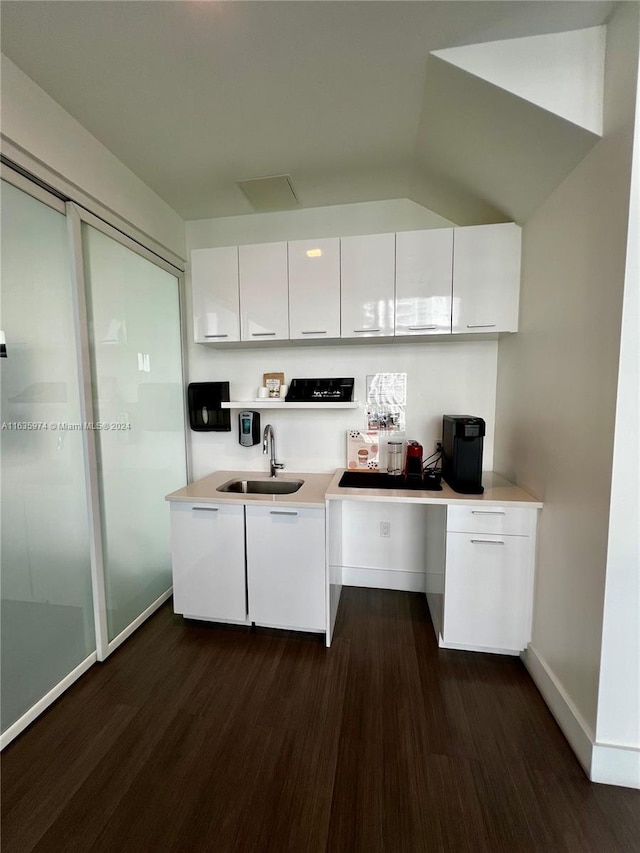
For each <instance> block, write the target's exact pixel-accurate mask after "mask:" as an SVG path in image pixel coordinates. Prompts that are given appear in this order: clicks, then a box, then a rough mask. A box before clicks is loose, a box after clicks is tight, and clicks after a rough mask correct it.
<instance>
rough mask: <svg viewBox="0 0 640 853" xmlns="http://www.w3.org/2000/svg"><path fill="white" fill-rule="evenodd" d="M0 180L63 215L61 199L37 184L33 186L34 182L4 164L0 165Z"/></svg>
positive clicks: (63, 206)
mask: <svg viewBox="0 0 640 853" xmlns="http://www.w3.org/2000/svg"><path fill="white" fill-rule="evenodd" d="M0 178H1V179H2V180H3V181H6V182H7V183H8V184H12V185H13V186H14V187H17V189H19V190H22V192H23V193H26V194H27V195H30V196H33V198H35V199H37V200H38V201H41V202H42V203H43V204H46V205H47V207H52V208H53V209H54V210H57V211H58V213H62V214H63V215H64V212H65V204H64V201H63V200H62V199H61V198H59V197H58V196H57V195H55V194H54V193H51V192H49V191H48V190H46V189H44V188H43V187H41V186H40V185H39V184H34V182H33V181H30V180H29V178H26V177H25V176H24V175H22V174H20V172H16V171H15V170H14V169H12V168H11V167H9V166H7V165H6V164H5V163H1V164H0Z"/></svg>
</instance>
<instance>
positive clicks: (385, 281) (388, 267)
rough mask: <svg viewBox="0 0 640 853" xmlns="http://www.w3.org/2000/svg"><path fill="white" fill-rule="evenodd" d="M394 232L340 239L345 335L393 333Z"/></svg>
mask: <svg viewBox="0 0 640 853" xmlns="http://www.w3.org/2000/svg"><path fill="white" fill-rule="evenodd" d="M395 246H396V235H395V234H372V235H369V236H366V237H343V238H342V239H341V240H340V263H341V278H342V318H341V329H342V337H343V338H365V337H383V336H389V335H393V328H394V294H395Z"/></svg>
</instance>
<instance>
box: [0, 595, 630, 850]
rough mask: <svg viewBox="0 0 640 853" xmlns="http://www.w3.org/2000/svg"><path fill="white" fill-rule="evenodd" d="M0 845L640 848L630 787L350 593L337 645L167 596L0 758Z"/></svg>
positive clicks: (524, 686)
mask: <svg viewBox="0 0 640 853" xmlns="http://www.w3.org/2000/svg"><path fill="white" fill-rule="evenodd" d="M2 851H3V853H28V852H29V851H38V853H58V851H61V853H62V851H64V853H72V851H104V853H129V851H131V852H132V853H133V851H135V853H142V851H153V853H164V851H180V853H197V851H211V853H245V851H246V853H249V851H254V853H316V851H317V853H321V851H330V852H331V853H352V851H353V853H359V851H363V853H364V851H366V853H378V851H385V853H421V852H422V851H429V853H431V851H434V853H435V851H453V853H464V851H474V853H475V851H478V853H480V851H490V853H498V851H506V853H520V851H522V853H524V851H545V853H556V851H569V853H578V851H579V853H583V851H593V853H617V851H625V853H628V851H631V853H633V851H640V792H637V791H631V790H627V789H623V788H614V787H610V786H602V785H593V784H591V783H590V782H589V781H588V780H587V778H586V777H585V775H584V773H583V771H582V769H581V768H580V766H579V764H578V762H577V760H576V759H575V757H574V756H573V753H572V752H571V750H570V749H569V746H568V745H567V743H566V741H565V740H564V738H563V736H562V734H561V733H560V730H559V729H558V727H557V726H556V724H555V722H554V720H553V718H552V717H551V715H550V714H549V712H548V710H547V708H546V706H545V705H544V703H543V701H542V699H541V698H540V696H539V694H538V692H537V690H536V688H535V686H534V685H533V682H532V681H531V680H530V679H529V677H528V675H527V673H526V671H525V669H524V668H523V666H522V664H521V663H520V661H519V660H517V659H513V658H505V657H499V656H493V655H482V654H473V653H469V652H453V651H448V652H447V651H442V650H439V649H438V648H437V646H436V642H435V637H434V634H433V629H432V627H431V623H430V620H429V614H428V610H427V607H426V604H425V600H424V596H422V595H418V594H412V593H404V592H392V591H387V590H369V589H354V588H345V589H344V590H343V598H342V602H341V606H340V612H339V615H338V623H337V626H336V632H335V639H334V643H333V645H332V647H331V648H330V649H329V650H327V649H325V648H324V645H323V640H322V639H321V638H320V637H319V636H314V635H300V634H293V633H286V632H278V631H270V630H264V629H259V630H257V631H255V632H250V631H249V630H248V629H246V628H235V627H231V626H216V625H203V624H201V623H194V622H191V623H188V622H184V621H183V620H182V619H180V618H179V617H176V616H174V615H173V613H172V611H171V606H170V603H169V604H167V605H165V606H164V607H163V608H162V609H161V610H160V611H159V612H158V613H156V614H155V615H154V616H153V617H152V618H151V619H150V620H149V621H148V622H147V623H146V624H145V625H144V626H143V627H142V628H140V629H139V631H138V632H137V633H136V635H135V636H134V637H133V638H132V639H131V640H129V641H128V643H126V644H125V645H124V646H123V647H122V648H121V649H119V650H118V651H117V652H116V653H115V654H114V655H112V657H111V658H110V659H109V660H108V661H107V662H106V663H104V664H101V665H96V666H95V667H93V669H92V670H90V672H89V673H88V674H87V675H85V676H84V677H83V678H82V679H81V680H80V681H79V682H78V683H77V684H76V685H74V687H73V688H71V690H69V691H68V692H67V693H66V694H65V695H64V696H63V697H62V698H61V699H60V700H59V701H58V702H57V703H56V704H55V705H54V706H52V707H51V708H50V709H49V710H48V711H47V712H46V713H45V714H44V715H43V716H42V717H41V718H40V719H39V720H38V721H36V722H35V723H34V725H33V726H32V727H31V728H30V729H29V730H28V731H26V732H25V733H24V734H23V735H22V736H21V737H19V738H18V739H17V740H16V741H15V742H14V743H13V744H11V745H10V746H9V747H8V748H7V749H6V750H5V752H4V754H3V757H2Z"/></svg>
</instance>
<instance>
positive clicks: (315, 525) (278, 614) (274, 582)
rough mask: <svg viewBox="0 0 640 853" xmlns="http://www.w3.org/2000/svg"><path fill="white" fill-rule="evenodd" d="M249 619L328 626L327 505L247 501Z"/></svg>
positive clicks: (302, 626) (297, 625) (303, 627)
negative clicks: (311, 506)
mask: <svg viewBox="0 0 640 853" xmlns="http://www.w3.org/2000/svg"><path fill="white" fill-rule="evenodd" d="M246 513H247V516H246V522H247V579H248V589H249V619H250V620H251V621H252V622H257V623H258V624H260V625H271V626H273V627H277V628H298V629H301V630H307V631H325V630H326V627H327V620H326V614H325V611H326V581H325V557H324V555H325V524H324V518H325V516H324V509H309V508H303V507H293V506H286V507H282V506H279V507H278V508H277V509H274V508H268V507H261V506H260V507H258V506H247V508H246Z"/></svg>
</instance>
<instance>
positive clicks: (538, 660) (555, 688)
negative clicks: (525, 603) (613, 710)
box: [520, 645, 595, 777]
mask: <svg viewBox="0 0 640 853" xmlns="http://www.w3.org/2000/svg"><path fill="white" fill-rule="evenodd" d="M520 657H521V658H522V661H523V663H524V665H525V666H526V668H527V669H528V671H529V675H530V676H531V678H532V679H533V681H534V682H535V685H536V687H537V688H538V690H539V691H540V693H541V694H542V698H543V699H544V701H545V702H546V703H547V705H548V706H549V710H550V711H551V713H552V714H553V716H554V717H555V719H556V722H557V723H558V725H559V726H560V728H561V729H562V731H563V733H564V736H565V737H566V739H567V740H568V741H569V745H570V746H571V749H572V750H573V751H574V752H575V754H576V757H577V759H578V761H579V762H580V764H582V766H583V767H584V770H585V772H586V774H587V776H589V777H591V754H592V752H593V744H594V742H595V737H594V734H593V731H592V730H591V727H590V726H589V725H588V723H587V722H586V721H585V719H584V718H583V717H582V715H581V714H580V712H579V711H578V709H577V708H576V706H575V705H574V704H573V702H572V701H571V699H570V698H569V696H568V695H567V693H566V692H565V690H564V688H563V686H562V685H561V684H560V682H559V681H558V679H557V678H556V676H555V675H554V673H553V672H552V670H551V668H550V666H549V665H548V664H547V662H546V661H545V660H544V658H543V657H542V656H541V655H540V654H539V653H538V652H537V651H536V650H535V649H534V648H533V646H531V645H530V646H529V648H528V649H527V650H526V651H524V652H522V654H521V656H520Z"/></svg>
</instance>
